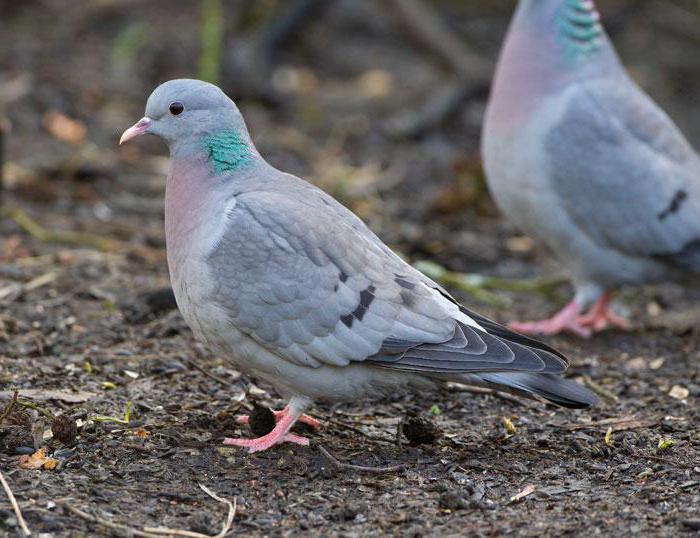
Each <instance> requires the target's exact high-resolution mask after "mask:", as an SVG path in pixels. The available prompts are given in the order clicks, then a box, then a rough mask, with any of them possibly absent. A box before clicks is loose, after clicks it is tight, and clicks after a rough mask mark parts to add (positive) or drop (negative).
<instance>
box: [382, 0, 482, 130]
mask: <svg viewBox="0 0 700 538" xmlns="http://www.w3.org/2000/svg"><path fill="white" fill-rule="evenodd" d="M391 4H392V7H393V11H394V12H395V13H396V14H397V15H398V16H399V18H400V19H401V21H402V22H403V24H404V26H405V28H406V29H407V30H408V32H409V33H410V35H411V37H412V38H414V40H415V41H418V42H420V43H421V44H422V45H423V46H425V47H427V48H428V49H430V50H431V51H432V52H433V53H434V54H436V55H438V56H440V57H441V58H442V59H443V60H444V61H445V62H446V63H447V64H448V66H449V67H450V68H451V70H452V71H453V72H454V73H456V74H457V78H456V80H454V81H452V82H449V83H443V84H441V85H440V87H439V89H438V90H437V91H435V92H433V97H432V98H431V99H430V100H428V101H427V102H426V104H425V105H423V106H422V107H421V109H419V110H418V111H417V112H412V113H407V114H400V115H399V116H397V117H395V118H393V119H392V120H389V121H388V122H387V123H386V125H385V129H386V130H387V132H388V133H389V134H390V135H392V136H395V137H406V136H415V135H417V134H419V133H421V132H423V131H425V130H427V129H430V128H433V127H436V126H437V125H439V124H440V123H441V122H442V121H443V120H445V119H446V118H447V117H448V116H449V115H450V113H451V112H452V111H453V110H456V109H457V108H458V107H459V106H460V105H461V104H462V103H464V102H466V101H468V100H470V99H472V98H473V97H475V96H477V95H478V94H479V93H481V92H482V91H484V90H485V89H486V88H487V83H488V80H489V79H490V76H491V71H492V67H491V66H490V65H489V63H488V62H486V61H485V60H483V59H482V58H481V57H480V56H479V55H478V54H476V53H475V52H474V51H472V50H471V49H470V48H469V47H467V45H466V44H465V43H463V42H462V41H461V40H460V39H459V37H457V35H455V33H454V32H452V31H451V30H450V29H449V28H448V27H447V26H446V25H445V24H444V23H443V21H442V20H441V19H440V17H439V16H438V15H437V14H436V13H435V11H434V10H433V9H431V8H430V7H428V5H426V4H425V3H423V2H420V1H419V0H392V2H391Z"/></svg>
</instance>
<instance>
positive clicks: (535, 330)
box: [509, 300, 591, 338]
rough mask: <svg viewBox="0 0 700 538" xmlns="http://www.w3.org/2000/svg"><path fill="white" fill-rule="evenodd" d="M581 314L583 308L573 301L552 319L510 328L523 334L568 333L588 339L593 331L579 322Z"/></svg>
mask: <svg viewBox="0 0 700 538" xmlns="http://www.w3.org/2000/svg"><path fill="white" fill-rule="evenodd" d="M580 314H581V307H580V306H579V304H578V303H577V302H576V301H575V300H573V301H571V302H570V303H569V304H567V305H566V306H565V307H564V308H563V309H562V310H561V311H560V312H559V313H557V314H555V315H554V317H552V318H550V319H545V320H542V321H532V322H519V321H516V322H512V323H510V324H509V327H510V328H511V329H514V330H516V331H518V332H521V333H523V334H544V335H553V334H559V333H562V332H565V331H568V332H572V333H574V334H576V335H578V336H582V337H583V338H588V337H589V336H590V335H591V330H590V329H589V328H587V327H584V326H583V325H581V323H580V322H579V316H580Z"/></svg>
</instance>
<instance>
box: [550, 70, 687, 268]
mask: <svg viewBox="0 0 700 538" xmlns="http://www.w3.org/2000/svg"><path fill="white" fill-rule="evenodd" d="M567 95H568V104H567V108H566V110H565V112H564V115H563V117H562V118H561V120H560V121H559V123H558V124H557V125H556V126H555V127H554V129H553V130H552V131H551V132H550V134H549V136H548V138H547V142H546V144H547V154H548V155H549V156H550V161H549V166H550V170H551V176H552V188H554V189H555V190H556V191H557V192H558V194H559V197H560V199H561V201H562V203H563V204H564V205H565V207H566V210H567V212H568V214H569V215H570V216H571V218H572V219H573V220H574V222H575V223H576V225H577V226H578V227H579V228H580V229H581V230H583V231H584V232H585V233H586V234H587V235H589V236H590V237H591V238H593V239H594V240H595V241H597V242H598V243H599V244H602V245H605V246H606V247H612V248H615V249H617V250H619V251H622V252H624V253H627V254H628V255H631V256H639V257H647V256H653V257H660V258H664V259H666V260H667V261H669V262H671V263H677V264H679V265H683V264H685V263H688V259H689V258H688V256H686V254H685V252H684V251H685V250H686V249H690V248H691V247H692V245H693V244H694V242H695V243H697V242H698V241H699V240H700V161H699V160H698V157H697V155H696V154H695V152H694V151H693V149H692V148H691V147H690V145H689V144H688V142H687V141H686V140H685V138H684V137H683V134H682V133H681V132H680V131H679V130H678V128H677V127H676V126H675V124H674V123H673V122H672V121H671V119H670V118H669V117H668V116H667V115H666V114H665V113H664V112H663V111H662V110H661V109H660V108H659V107H658V106H657V105H656V104H655V103H654V102H653V101H652V100H651V99H650V98H649V97H648V96H647V95H646V94H644V93H643V92H642V91H641V90H640V89H639V88H638V87H637V86H636V85H635V84H634V83H633V82H632V81H630V80H628V79H627V78H624V79H615V80H612V81H611V80H592V81H586V82H582V83H579V84H577V85H575V86H572V87H571V88H570V89H569V90H568V94H567Z"/></svg>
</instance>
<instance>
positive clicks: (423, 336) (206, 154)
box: [148, 81, 595, 449]
mask: <svg viewBox="0 0 700 538" xmlns="http://www.w3.org/2000/svg"><path fill="white" fill-rule="evenodd" d="M191 92H196V93H197V99H198V101H199V102H201V101H202V99H203V97H207V96H208V95H210V98H209V102H210V103H211V117H209V118H205V119H202V118H201V117H200V118H197V121H198V127H197V128H198V130H199V132H200V134H201V139H200V140H199V141H197V143H196V145H194V147H192V145H188V144H181V143H179V142H178V141H177V140H173V141H172V142H171V143H170V149H171V159H172V167H171V172H170V174H169V177H168V185H167V189H166V238H167V247H168V261H169V267H170V272H171V278H172V281H173V289H174V290H175V295H176V297H177V301H178V305H179V307H180V309H181V311H182V313H183V316H184V317H185V319H186V320H187V322H188V324H189V325H190V326H191V327H192V329H193V330H194V332H195V334H197V335H198V336H199V337H200V338H202V339H203V340H205V341H206V342H207V343H209V344H210V345H211V346H212V347H214V348H215V349H216V350H218V351H219V352H220V353H222V354H224V355H225V356H227V357H229V358H230V359H231V360H233V361H234V362H235V363H236V365H237V366H238V367H239V368H241V369H242V370H244V371H246V372H248V373H251V374H254V375H257V376H260V377H262V378H263V379H264V380H266V381H268V382H270V383H271V384H273V385H274V386H275V387H276V388H277V389H278V391H279V392H280V393H281V394H283V395H285V396H288V397H290V398H291V401H292V402H293V405H292V407H293V408H294V410H295V412H299V413H300V412H301V411H299V410H300V409H303V408H304V407H305V406H307V405H308V404H309V403H310V401H312V400H326V401H343V400H354V399H357V398H364V397H377V396H381V395H383V394H386V393H388V392H392V391H394V390H397V389H403V388H432V387H434V386H435V385H436V384H439V383H442V382H444V381H447V380H455V381H459V380H463V381H464V380H467V381H473V382H477V383H485V382H486V381H484V380H482V379H481V378H479V377H478V376H479V375H480V374H482V373H484V372H488V373H499V375H500V377H493V378H490V380H489V381H488V382H489V383H493V384H499V385H501V386H504V387H505V388H506V389H507V390H514V391H517V392H520V393H523V394H527V395H530V396H532V395H544V396H545V397H547V398H549V399H551V400H552V401H555V402H557V403H562V402H564V403H563V404H564V405H570V406H571V407H582V406H586V405H590V404H591V403H593V402H594V401H595V397H594V396H593V395H592V394H590V393H588V392H587V391H586V390H585V389H582V388H580V387H579V386H578V385H576V384H575V383H572V382H569V381H564V380H562V379H561V378H560V377H558V376H557V375H556V374H561V373H562V372H564V370H565V369H566V367H567V361H566V359H565V358H564V357H563V356H562V355H561V354H560V353H558V352H557V351H555V350H553V349H551V348H549V347H548V346H546V345H544V344H541V343H539V342H536V341H534V340H530V339H528V338H527V337H524V336H522V335H518V334H516V333H513V332H512V331H509V330H508V329H505V328H504V327H501V326H499V325H497V324H495V323H493V322H491V321H489V320H486V319H485V318H482V317H480V316H478V315H476V314H474V313H471V312H469V311H468V310H466V309H464V308H463V307H460V305H459V304H457V302H456V301H455V300H454V299H453V298H452V297H450V296H449V294H448V293H447V292H446V291H445V290H443V289H442V288H440V287H439V286H438V285H437V284H435V283H434V282H433V281H431V280H430V279H428V278H427V277H425V276H424V275H422V274H421V273H419V272H418V271H416V270H415V269H413V268H412V267H411V266H409V265H408V264H406V263H405V262H404V261H403V260H402V259H401V258H399V257H398V256H397V255H396V254H394V253H393V252H392V251H391V250H390V249H389V248H388V247H387V246H386V245H384V243H382V242H381V241H380V240H379V238H378V237H377V236H376V235H375V234H373V233H372V232H371V231H370V230H369V229H368V228H367V227H366V226H365V224H364V223H362V221H361V220H360V219H358V218H357V217H356V216H355V215H354V214H353V213H352V212H350V211H349V210H348V209H346V208H345V207H344V206H342V205H341V204H339V203H338V202H337V201H335V200H334V199H333V198H332V197H330V196H329V195H327V194H326V193H324V192H323V191H321V190H319V189H317V188H316V187H313V186H312V185H310V184H309V183H306V182H305V181H303V180H301V179H299V178H296V177H294V176H292V175H289V174H286V173H283V172H280V171H279V170H277V169H275V168H273V167H272V166H270V165H269V164H268V163H267V162H266V161H265V160H264V159H263V158H262V157H261V156H260V155H259V154H258V152H257V151H256V150H255V149H254V147H253V146H252V142H249V137H248V134H247V132H241V133H237V132H235V131H233V132H232V131H230V124H229V123H228V122H226V121H223V122H222V120H221V118H222V117H226V115H227V114H228V113H229V112H230V111H231V110H235V111H236V114H237V110H236V109H235V105H234V104H233V103H232V102H231V101H229V100H228V99H226V100H225V102H224V103H223V104H221V99H222V97H221V96H222V95H223V94H222V93H221V91H220V90H219V89H218V88H216V87H214V86H211V85H208V84H206V83H203V82H199V81H170V82H168V83H166V84H164V85H163V86H161V87H159V88H158V89H156V90H155V91H154V93H153V95H152V96H151V97H150V99H149V105H148V109H149V110H151V109H155V110H156V112H155V113H153V115H154V116H157V115H158V114H160V108H167V106H168V105H167V100H169V99H175V98H177V100H178V101H179V102H181V103H184V107H185V112H183V113H182V115H183V116H185V114H187V104H188V102H189V96H190V93H191ZM163 95H166V96H167V99H165V102H163V103H161V101H162V100H163V97H162V96H163ZM205 101H206V99H205ZM198 106H199V107H201V106H202V105H201V104H200V105H198ZM221 106H223V107H225V108H226V113H222V111H220V110H219V108H220V107H221ZM198 110H200V108H198ZM198 113H199V112H198ZM200 116H201V114H200ZM160 117H162V118H164V119H163V120H161V122H162V123H160V124H157V125H156V126H155V127H153V128H154V129H155V130H160V131H163V130H165V129H168V126H167V124H168V122H176V121H179V122H181V123H180V124H179V125H178V129H180V130H182V129H183V128H184V127H183V126H186V121H187V117H182V118H180V117H177V118H171V117H169V116H168V115H167V113H165V114H162V115H161V116H160ZM205 122H209V123H208V124H207V123H205ZM238 123H239V124H241V125H242V120H240V121H239V122H238ZM239 129H240V127H239ZM161 136H163V135H162V134H161ZM169 136H170V135H167V134H166V135H165V136H164V138H166V140H168V138H169ZM171 140H172V139H171ZM241 141H245V144H244V145H246V146H247V147H246V148H244V150H245V151H243V152H241V147H240V145H241ZM212 144H215V147H214V146H212ZM227 152H230V153H235V156H233V157H235V158H233V157H231V158H228V157H227V155H226V153H227ZM212 159H214V160H212ZM222 163H224V164H223V165H222ZM222 166H223V167H224V168H223V169H222ZM512 372H517V373H523V372H526V373H530V374H532V376H533V377H531V378H529V377H523V376H519V377H517V378H513V379H512V380H511V378H510V377H509V375H510V373H512ZM542 376H544V377H542ZM548 387H549V388H548ZM567 395H568V396H567ZM266 447H267V445H265V448H266ZM256 449H258V448H256Z"/></svg>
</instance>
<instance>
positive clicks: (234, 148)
mask: <svg viewBox="0 0 700 538" xmlns="http://www.w3.org/2000/svg"><path fill="white" fill-rule="evenodd" d="M204 146H205V148H206V151H207V154H208V155H209V158H210V159H211V162H212V165H213V167H214V171H215V172H216V173H217V174H222V173H224V172H230V171H233V170H237V169H238V168H240V167H242V166H245V165H247V164H249V163H250V162H251V155H252V154H251V150H250V146H249V145H248V143H247V142H246V141H245V140H244V139H243V137H241V136H240V135H239V134H238V133H237V132H235V131H232V130H227V131H221V132H220V133H218V134H215V135H212V136H208V137H207V138H205V139H204Z"/></svg>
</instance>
